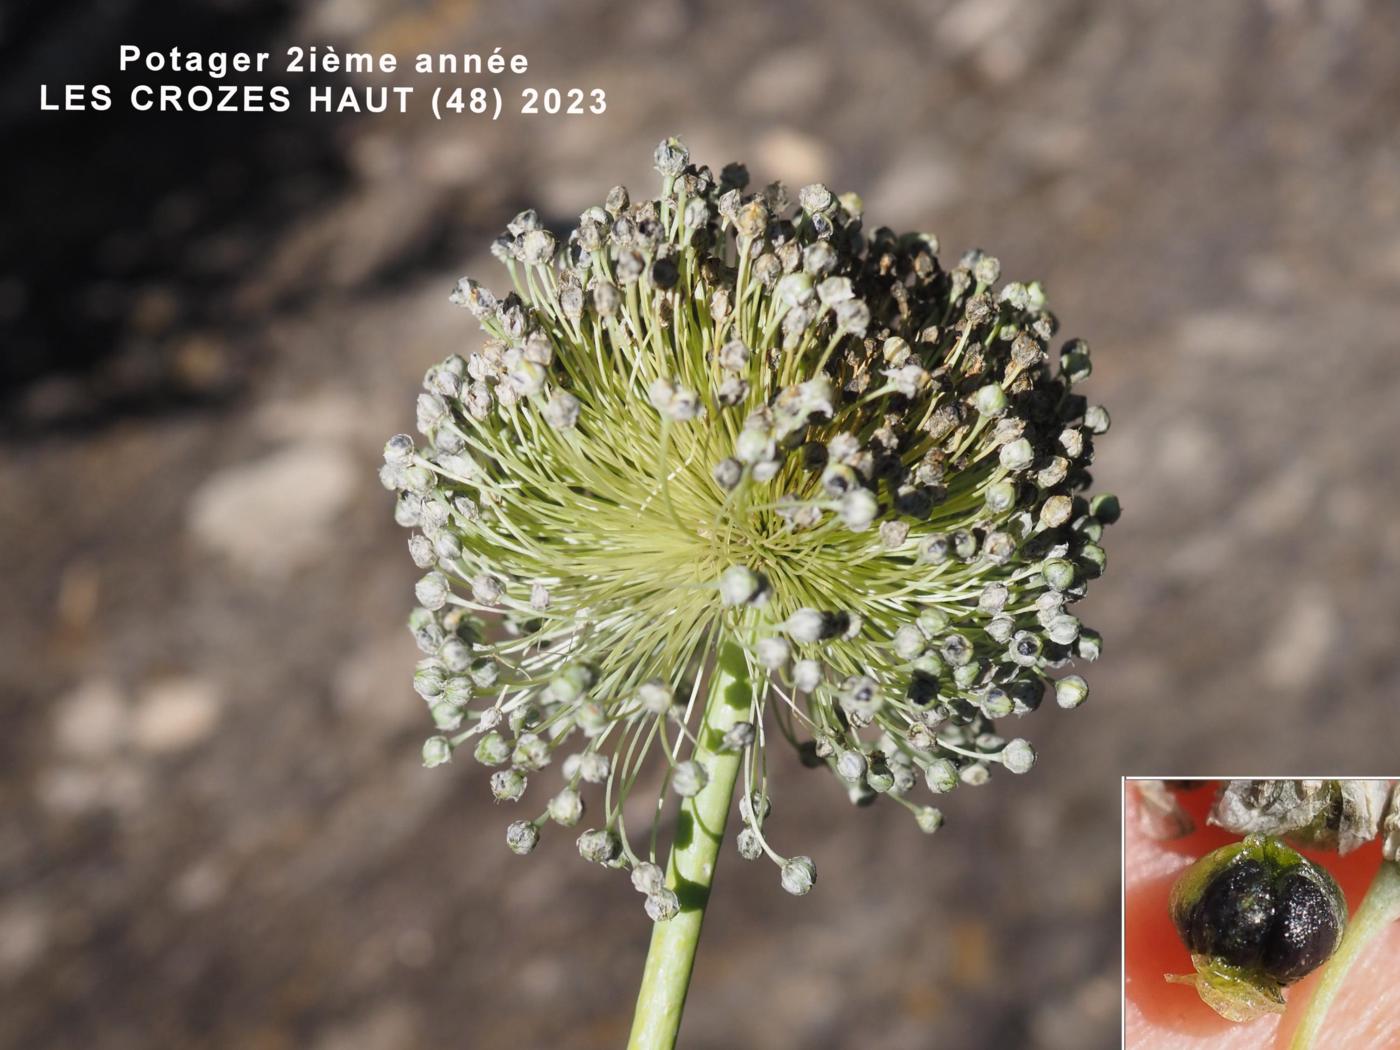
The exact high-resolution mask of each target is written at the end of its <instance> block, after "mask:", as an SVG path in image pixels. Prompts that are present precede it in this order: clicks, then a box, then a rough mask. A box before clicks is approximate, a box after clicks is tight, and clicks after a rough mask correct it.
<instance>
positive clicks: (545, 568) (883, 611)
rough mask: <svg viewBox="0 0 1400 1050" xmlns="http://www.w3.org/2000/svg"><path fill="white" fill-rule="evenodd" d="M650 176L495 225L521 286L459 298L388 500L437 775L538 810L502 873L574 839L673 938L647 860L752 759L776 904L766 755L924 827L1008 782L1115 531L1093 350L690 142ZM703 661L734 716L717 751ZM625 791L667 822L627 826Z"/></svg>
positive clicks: (751, 801)
mask: <svg viewBox="0 0 1400 1050" xmlns="http://www.w3.org/2000/svg"><path fill="white" fill-rule="evenodd" d="M654 161H655V166H656V169H657V171H658V173H659V174H660V175H661V193H660V196H659V197H657V198H655V199H651V200H634V199H633V197H632V195H631V194H629V193H628V192H627V191H626V190H625V189H624V188H622V187H615V188H614V189H613V190H612V191H611V192H609V193H608V194H607V195H606V198H605V199H604V200H603V202H602V203H600V204H598V205H595V206H593V207H590V208H587V209H585V210H584V212H583V213H582V214H581V215H580V216H579V221H578V225H577V227H576V228H575V229H574V230H573V231H571V232H570V233H569V234H568V235H567V236H565V237H558V236H556V235H555V234H554V233H553V232H552V231H550V230H548V229H546V228H545V227H544V224H543V223H542V222H541V221H540V217H539V216H538V215H537V214H536V213H535V212H534V211H528V210H527V211H524V212H521V213H520V214H519V215H517V216H516V217H515V218H514V219H513V220H512V221H511V222H509V223H508V224H507V227H506V232H505V233H504V234H503V235H502V236H501V237H500V238H498V239H497V240H496V242H495V244H494V245H493V246H492V253H493V254H494V255H495V257H496V258H497V259H499V260H500V261H501V262H502V263H503V264H504V266H505V269H506V271H507V276H506V278H505V281H504V282H503V287H510V288H511V289H512V290H511V291H509V292H507V293H505V294H498V293H496V292H492V291H491V290H489V289H488V288H486V287H485V286H484V285H482V284H480V283H478V282H476V281H474V280H472V279H470V278H463V279H462V280H461V281H459V282H458V283H457V286H456V288H455V289H454V290H453V291H452V293H451V296H450V300H451V302H453V303H455V304H457V305H458V306H460V307H461V308H462V309H463V310H464V311H466V313H467V314H468V315H469V316H470V317H471V318H473V319H474V320H475V321H476V322H477V323H478V324H479V325H480V327H481V329H482V332H483V334H484V338H483V340H482V341H481V344H480V346H479V347H478V348H477V349H476V350H474V351H473V352H472V353H470V354H469V355H467V356H461V355H457V354H454V355H452V356H450V357H448V358H446V359H445V360H444V361H442V362H441V363H440V364H437V365H434V366H433V367H432V368H431V369H429V371H428V373H427V375H426V376H425V377H424V389H423V391H422V392H421V393H420V394H419V395H418V398H417V401H416V405H415V409H416V412H415V414H416V417H417V424H418V430H419V436H418V437H417V438H415V437H412V436H409V435H407V434H399V435H396V436H394V437H392V438H391V439H390V440H389V441H388V443H387V444H386V445H385V448H384V462H383V465H382V467H381V468H380V474H379V476H380V479H381V481H382V482H383V483H384V485H385V486H386V487H387V488H389V489H391V490H392V491H394V493H395V504H394V518H395V520H396V521H397V522H398V523H400V524H401V525H403V526H404V527H405V528H407V529H409V530H410V532H411V536H410V539H409V543H408V547H409V554H410V557H411V559H412V561H413V563H414V565H415V566H416V567H417V570H418V571H417V573H416V583H415V587H414V594H415V596H416V599H417V607H416V608H415V609H414V610H413V612H412V613H411V614H410V617H409V628H410V630H411V631H412V633H413V637H414V640H415V642H416V644H417V645H418V647H419V649H420V650H421V652H422V656H423V659H422V660H421V661H420V663H419V665H418V667H417V668H416V671H415V674H414V679H413V684H414V688H415V690H416V691H417V692H418V693H419V694H420V695H421V696H422V697H423V699H424V701H425V703H426V704H427V706H428V709H429V716H430V718H431V720H432V723H433V725H434V726H435V727H436V730H437V732H436V734H435V735H433V736H432V737H431V738H430V739H429V740H428V742H427V744H426V745H425V747H424V750H423V761H424V764H425V765H429V766H439V765H443V764H445V763H447V762H448V761H449V760H450V759H451V758H452V757H453V756H454V754H456V752H457V750H458V749H459V748H462V747H463V746H465V747H466V749H467V750H466V752H465V753H466V754H468V755H474V756H475V758H476V759H477V761H479V762H480V763H481V764H483V765H486V766H489V767H491V769H492V774H491V776H490V778H489V784H490V790H491V792H492V794H493V796H494V797H495V798H496V800H497V801H498V802H500V803H501V804H502V805H509V806H518V805H530V806H535V807H537V809H536V812H535V813H533V814H529V815H528V819H521V820H517V821H516V822H515V823H513V824H512V825H511V828H512V830H511V831H510V832H509V833H508V836H507V842H508V845H509V846H510V848H511V849H513V850H515V851H516V852H518V853H528V852H530V851H532V850H533V849H534V847H535V844H536V841H537V839H538V837H539V836H542V835H549V834H553V833H556V829H558V828H560V827H562V828H569V829H575V830H574V831H572V832H571V834H575V835H577V836H578V846H579V852H580V854H581V855H582V856H583V857H584V858H586V859H588V860H590V861H593V862H594V863H597V864H602V865H604V866H605V867H609V868H624V869H626V870H630V871H634V872H635V871H638V870H643V871H645V873H646V875H645V879H644V881H645V882H646V883H647V889H646V891H645V892H646V901H647V906H646V911H647V913H648V914H649V915H651V916H652V918H653V919H654V920H656V921H658V922H665V921H667V920H668V919H669V917H670V916H671V915H673V914H674V913H675V907H674V901H673V899H672V896H670V895H669V894H670V891H668V890H667V889H666V887H665V886H664V885H659V884H658V885H653V883H654V882H655V878H654V876H655V871H654V870H653V869H652V868H650V867H644V866H645V865H657V863H658V856H657V849H658V841H659V840H660V837H659V836H658V834H657V832H658V831H659V830H660V827H661V824H662V823H663V822H664V821H665V820H666V819H667V817H666V814H667V813H668V812H669V811H670V808H669V807H675V806H682V807H684V806H693V805H695V804H696V803H697V800H704V799H707V798H711V797H712V796H715V795H716V794H717V788H718V786H719V780H718V778H717V777H716V776H715V774H714V770H715V769H716V768H719V766H716V765H714V764H713V757H714V756H715V755H726V756H738V758H739V760H740V762H741V763H742V769H743V771H744V773H743V777H744V780H743V783H742V785H741V786H740V789H739V790H740V792H741V795H742V797H744V798H745V799H746V801H747V803H748V810H747V815H745V816H744V817H743V820H744V826H743V828H742V829H741V832H740V834H739V838H738V846H739V850H740V852H741V854H742V855H743V856H745V857H749V858H758V857H766V858H768V859H769V860H770V861H772V862H773V863H774V864H776V865H777V866H778V868H779V870H780V872H781V873H782V877H781V879H780V882H781V884H782V885H783V886H784V887H785V888H786V889H788V890H789V892H793V893H798V894H801V893H805V892H807V890H809V889H810V888H811V885H812V874H811V873H813V872H814V871H815V867H814V866H813V865H812V863H811V861H809V860H807V859H806V858H805V857H802V856H796V857H791V858H789V857H786V856H784V855H783V854H782V853H780V852H779V851H778V850H777V849H776V848H775V846H774V843H773V841H772V839H771V832H772V830H773V829H772V827H771V826H770V823H769V808H770V807H769V802H770V799H771V796H772V794H773V792H774V790H775V789H777V790H781V785H775V784H773V783H770V781H769V780H768V778H767V773H766V772H765V771H766V770H767V769H768V768H769V767H768V763H767V761H766V757H767V756H766V754H765V751H766V748H767V747H768V745H769V742H770V741H773V740H792V741H793V742H795V743H796V745H797V746H798V747H799V749H800V753H801V756H802V759H803V762H804V764H806V765H808V766H811V767H817V768H821V767H825V768H826V769H827V770H828V771H829V772H830V774H832V776H833V777H834V779H835V780H836V781H837V782H838V784H839V787H840V788H841V789H842V794H843V795H844V797H846V798H849V799H850V800H851V801H852V802H854V803H856V804H858V805H865V804H869V803H871V802H873V801H875V800H877V799H879V798H887V799H890V800H893V802H894V803H896V804H898V805H901V806H903V807H904V808H906V809H907V810H909V812H910V814H911V816H912V817H913V819H914V822H915V824H916V826H918V827H920V828H922V829H923V830H924V831H934V830H937V829H938V827H939V826H940V825H941V824H942V822H943V811H944V809H945V808H947V807H948V806H949V803H941V804H940V807H939V808H934V807H932V806H930V805H929V804H928V802H929V801H930V799H929V796H930V795H931V794H947V793H949V792H952V791H954V790H957V789H961V788H962V787H964V786H976V785H980V784H984V783H986V782H988V780H989V779H990V778H992V777H993V776H1000V775H1001V774H1002V773H1008V774H1023V773H1028V772H1029V771H1030V770H1031V768H1032V765H1033V764H1034V762H1035V758H1036V752H1035V748H1034V747H1033V746H1032V744H1031V743H1030V742H1029V741H1028V740H1026V739H1024V738H1023V734H1021V733H1020V732H1016V733H1012V732H1008V731H1004V730H1002V729H999V725H1001V724H1002V723H1004V722H1005V720H1007V719H1012V718H1020V717H1023V716H1025V715H1027V714H1029V713H1030V712H1032V711H1034V710H1036V709H1037V708H1038V707H1039V706H1040V704H1041V699H1042V698H1043V697H1044V696H1047V695H1050V694H1051V693H1052V692H1053V695H1054V696H1055V698H1056V701H1057V704H1058V707H1059V708H1064V709H1072V708H1076V707H1078V706H1080V705H1081V704H1082V703H1083V702H1084V700H1085V698H1086V697H1087V695H1088V686H1087V684H1086V683H1085V680H1084V678H1083V677H1081V674H1080V673H1077V672H1078V671H1079V670H1081V669H1080V668H1077V667H1076V666H1075V665H1077V664H1079V663H1081V662H1088V661H1091V660H1093V659H1094V658H1095V657H1097V655H1098V652H1099V648H1100V640H1099V636H1098V634H1097V633H1096V632H1094V631H1093V630H1092V629H1091V628H1089V627H1087V626H1085V625H1084V624H1082V623H1081V622H1080V621H1079V619H1078V618H1077V617H1076V616H1074V615H1073V614H1072V609H1071V607H1072V606H1073V605H1074V604H1075V603H1076V602H1078V601H1079V599H1081V598H1082V597H1083V596H1084V595H1085V593H1086V591H1087V588H1088V586H1089V584H1090V582H1091V581H1093V580H1095V579H1097V578H1098V577H1099V576H1101V575H1102V574H1103V571H1104V568H1105V564H1106V562H1105V557H1104V553H1103V548H1102V545H1101V543H1102V537H1103V532H1104V527H1105V526H1106V525H1107V524H1109V523H1111V522H1112V521H1114V520H1116V518H1117V517H1118V515H1119V514H1120V508H1119V506H1118V502H1117V501H1116V500H1115V499H1113V498H1112V497H1110V496H1106V495H1103V494H1098V495H1093V496H1091V495H1090V494H1089V492H1088V489H1089V486H1090V476H1089V473H1088V470H1089V467H1090V464H1091V462H1092V459H1093V452H1094V442H1095V441H1096V440H1097V439H1098V436H1099V435H1100V434H1102V433H1103V432H1104V431H1105V430H1106V429H1107V427H1108V422H1109V420H1108V414H1107V413H1106V412H1105V411H1103V410H1102V409H1101V408H1098V407H1096V406H1090V404H1089V402H1088V401H1087V400H1086V399H1085V398H1084V397H1083V396H1082V395H1081V394H1080V393H1078V392H1077V390H1076V387H1075V384H1077V383H1078V382H1080V381H1081V380H1083V379H1084V378H1086V377H1087V376H1088V375H1089V374H1090V372H1091V351H1090V348H1089V345H1088V344H1087V343H1086V342H1084V341H1083V340H1071V341H1068V342H1065V343H1063V345H1062V346H1061V347H1060V348H1059V349H1058V350H1057V349H1055V348H1054V347H1053V345H1052V343H1053V341H1054V339H1055V337H1056V333H1057V329H1058V321H1057V319H1056V317H1055V315H1054V314H1053V313H1051V311H1050V309H1049V306H1048V304H1047V300H1046V296H1045V292H1044V289H1042V288H1041V286H1040V285H1039V284H1037V283H1035V282H1019V281H1003V279H1002V266H1001V263H1000V262H999V261H998V260H997V259H996V258H994V257H992V256H990V255H987V254H986V253H984V252H981V251H970V252H968V253H966V254H965V255H963V256H962V257H961V258H960V259H946V258H940V256H939V244H938V239H937V238H936V237H934V236H933V235H931V234H928V233H904V234H900V233H896V232H895V231H893V230H890V229H887V228H884V227H873V226H867V224H866V221H865V218H864V216H863V214H862V207H863V206H862V204H861V202H860V199H859V198H858V197H857V196H855V195H854V194H836V193H833V192H832V191H831V190H829V189H828V188H827V187H825V186H821V185H811V186H807V187H804V188H803V189H801V190H800V191H799V192H797V193H796V194H792V193H789V192H788V191H787V190H786V189H785V188H784V187H782V186H781V185H778V184H776V183H775V184H772V185H769V186H768V187H766V188H765V189H763V190H762V191H760V192H751V191H750V190H749V188H748V175H747V172H746V170H745V169H744V168H743V167H742V166H739V165H731V166H728V167H726V168H724V169H723V170H722V171H720V172H719V173H718V174H716V173H715V172H714V171H712V170H711V169H710V168H708V167H705V166H704V165H700V164H697V163H695V162H694V161H693V160H692V159H691V157H690V154H689V152H688V151H687V150H686V148H685V146H684V145H683V144H682V143H681V142H680V141H679V140H678V139H667V140H666V141H665V142H664V143H662V144H661V146H660V147H659V148H658V149H657V151H656V153H655V156H654ZM725 646H737V647H738V648H739V650H740V652H741V658H742V661H743V662H744V665H745V668H744V670H745V675H744V678H745V680H746V681H748V682H749V683H751V684H752V690H751V694H750V693H746V694H745V695H744V696H742V697H740V698H738V699H737V700H734V699H733V698H731V702H735V703H738V704H739V705H740V706H741V707H742V708H743V710H740V711H736V712H734V713H733V717H732V718H730V719H726V721H725V722H724V725H723V726H722V727H721V730H720V731H719V732H717V733H714V734H709V733H707V731H706V727H705V723H704V718H705V714H706V699H705V697H706V696H707V693H708V684H709V681H710V679H711V678H712V676H713V671H714V669H715V666H716V661H717V654H718V653H719V652H720V651H721V650H722V648H723V647H725ZM711 735H713V736H714V739H713V740H711V739H710V736H711ZM702 752H707V753H708V754H706V753H702ZM707 763H711V764H707ZM648 764H650V766H651V770H650V771H649V770H648V769H647V767H648ZM721 764H722V763H721ZM652 774H654V775H652ZM643 784H656V785H665V788H664V793H663V795H662V797H661V798H660V799H654V800H651V801H652V802H653V803H654V804H652V805H648V806H640V807H638V806H627V807H624V802H626V800H627V797H628V795H629V793H630V792H632V791H634V790H641V788H640V787H639V785H643ZM726 790H727V789H726ZM585 796H586V798H585ZM833 797H842V796H841V795H833ZM624 809H625V810H626V812H628V813H632V812H651V813H653V814H654V815H655V816H654V818H653V819H654V821H655V823H654V824H653V825H652V826H651V827H641V828H632V827H628V826H625V825H624V820H623V813H624ZM585 812H587V814H588V816H589V822H590V823H592V824H593V825H594V826H593V827H592V828H590V829H588V830H582V831H581V832H580V830H579V829H580V828H581V827H582V824H581V821H582V818H583V814H584V813H585ZM949 812H950V813H951V810H949ZM661 846H662V847H663V848H664V840H661ZM658 870H659V868H658Z"/></svg>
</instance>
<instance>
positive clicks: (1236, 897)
mask: <svg viewBox="0 0 1400 1050" xmlns="http://www.w3.org/2000/svg"><path fill="white" fill-rule="evenodd" d="M1169 907H1170V911H1171V918H1172V923H1173V924H1174V925H1175V926H1176V931H1177V934H1178V935H1179V936H1180V937H1181V940H1182V943H1183V944H1185V945H1186V947H1187V949H1188V950H1189V951H1190V952H1191V959H1192V962H1193V964H1194V965H1195V967H1196V973H1195V974H1194V975H1192V976H1190V977H1185V978H1177V977H1168V979H1169V980H1181V981H1184V982H1187V983H1194V984H1195V985H1196V988H1197V990H1198V991H1199V992H1200V995H1201V998H1202V999H1203V1000H1205V1002H1206V1003H1207V1004H1208V1005H1210V1006H1211V1007H1212V1008H1213V1009H1214V1010H1216V1011H1217V1012H1218V1013H1220V1014H1221V1015H1222V1016H1224V1017H1227V1018H1230V1019H1231V1020H1248V1019H1249V1018H1251V1017H1255V1016H1258V1015H1259V1014H1260V1013H1264V1012H1270V1011H1279V1010H1282V1009H1283V994H1282V990H1281V989H1282V988H1283V987H1284V986H1286V985H1289V984H1292V983H1293V982H1294V981H1297V980H1300V979H1301V978H1303V977H1306V976H1307V975H1308V974H1310V973H1312V972H1313V971H1314V970H1316V969H1317V968H1318V967H1319V966H1321V965H1322V964H1323V963H1324V962H1326V961H1327V960H1328V959H1329V958H1330V957H1331V955H1332V953H1333V952H1334V951H1336V949H1337V945H1338V943H1339V942H1340V941H1341V938H1342V933H1343V932H1344V931H1345V929H1346V923H1347V909H1346V900H1345V898H1344V897H1343V896H1342V892H1341V890H1340V889H1339V888H1338V886H1337V883H1336V881H1335V880H1334V879H1333V878H1332V876H1331V875H1330V874H1328V872H1327V870H1326V869H1325V868H1323V867H1321V866H1320V865H1317V864H1314V863H1313V862H1312V861H1310V860H1308V859H1307V858H1306V857H1304V856H1303V855H1302V854H1300V853H1298V852H1297V851H1296V850H1294V849H1292V848H1291V847H1289V846H1287V845H1285V844H1284V843H1283V842H1281V841H1280V840H1278V839H1273V838H1266V837H1264V836H1261V835H1251V836H1249V837H1248V838H1246V839H1245V840H1244V841H1243V842H1239V843H1235V844H1234V845H1230V846H1223V847H1221V848H1220V849H1218V850H1215V851H1214V852H1213V853H1209V854H1207V855H1206V856H1204V857H1202V858H1201V859H1200V860H1198V861H1196V863H1195V864H1193V865H1192V866H1191V867H1190V868H1188V869H1187V870H1186V871H1185V872H1184V873H1183V874H1182V875H1181V876H1180V877H1179V878H1178V879H1177V881H1176V883H1175V884H1174V885H1173V886H1172V892H1171V899H1170V904H1169Z"/></svg>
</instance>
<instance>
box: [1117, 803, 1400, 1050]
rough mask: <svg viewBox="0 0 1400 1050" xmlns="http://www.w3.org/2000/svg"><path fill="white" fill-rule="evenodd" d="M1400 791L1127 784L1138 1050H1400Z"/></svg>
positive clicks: (1126, 959) (1127, 929) (1132, 1035)
mask: <svg viewBox="0 0 1400 1050" xmlns="http://www.w3.org/2000/svg"><path fill="white" fill-rule="evenodd" d="M1397 972H1400V782H1398V781H1395V780H1383V779H1374V778H1364V779H1351V780H1345V779H1321V778H1319V779H1285V778H1280V779H1271V780H1245V779H1240V780H1230V779H1204V778H1195V779H1179V780H1171V779H1146V778H1135V777H1129V778H1125V779H1124V781H1123V996H1124V1001H1123V1024H1124V1040H1123V1041H1124V1045H1125V1046H1126V1047H1128V1048H1130V1050H1246V1048H1248V1050H1321V1048H1324V1047H1325V1048H1328V1050H1375V1048H1378V1047H1400V980H1397V977H1396V975H1397Z"/></svg>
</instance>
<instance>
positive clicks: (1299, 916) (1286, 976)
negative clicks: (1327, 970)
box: [1263, 869, 1341, 984]
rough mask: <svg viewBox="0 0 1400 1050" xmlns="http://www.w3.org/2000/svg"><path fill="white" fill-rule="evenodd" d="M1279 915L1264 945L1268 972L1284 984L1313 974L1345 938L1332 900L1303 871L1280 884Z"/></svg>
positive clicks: (1292, 873)
mask: <svg viewBox="0 0 1400 1050" xmlns="http://www.w3.org/2000/svg"><path fill="white" fill-rule="evenodd" d="M1275 892H1276V894H1277V899H1278V916H1277V917H1276V918H1275V920H1274V925H1273V929H1272V930H1271V931H1270V932H1269V939H1268V942H1267V943H1266V944H1265V946H1264V960H1263V962H1264V971H1265V972H1266V973H1268V975H1269V976H1270V977H1272V978H1274V980H1276V981H1278V982H1279V983H1280V984H1291V983H1292V982H1293V981H1296V980H1299V979H1300V978H1302V977H1306V976H1307V975H1308V974H1310V973H1312V972H1313V971H1314V970H1316V969H1317V968H1318V967H1319V966H1321V965H1322V964H1323V963H1324V962H1326V961H1327V959H1328V958H1329V957H1330V956H1331V954H1332V952H1333V951H1334V950H1335V949H1336V947H1337V941H1338V940H1339V939H1340V937H1341V930H1340V929H1338V925H1337V916H1336V913H1335V912H1334V911H1333V905H1332V899H1331V897H1330V896H1329V895H1328V894H1327V892H1326V891H1325V890H1324V889H1323V888H1322V887H1320V886H1319V885H1318V884H1317V883H1316V882H1314V881H1313V880H1312V879H1310V878H1308V877H1307V876H1306V875H1305V874H1303V873H1302V872H1301V871H1299V870H1297V869H1294V870H1292V871H1289V872H1288V873H1286V874H1285V875H1284V876H1283V877H1282V878H1281V879H1279V881H1278V885H1277V887H1276V891H1275Z"/></svg>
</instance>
